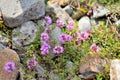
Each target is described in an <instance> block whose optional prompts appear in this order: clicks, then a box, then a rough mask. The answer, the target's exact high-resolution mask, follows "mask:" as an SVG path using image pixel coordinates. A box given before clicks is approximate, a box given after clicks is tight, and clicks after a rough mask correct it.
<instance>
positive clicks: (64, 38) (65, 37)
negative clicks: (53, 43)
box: [58, 33, 72, 42]
mask: <svg viewBox="0 0 120 80" xmlns="http://www.w3.org/2000/svg"><path fill="white" fill-rule="evenodd" d="M58 38H59V41H60V42H65V41H69V40H71V39H72V36H70V35H68V34H65V33H62V34H61V35H60V36H59V37H58Z"/></svg>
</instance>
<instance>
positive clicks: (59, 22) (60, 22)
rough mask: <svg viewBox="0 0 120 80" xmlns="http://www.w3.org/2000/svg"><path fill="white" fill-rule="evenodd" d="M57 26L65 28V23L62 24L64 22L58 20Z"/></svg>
mask: <svg viewBox="0 0 120 80" xmlns="http://www.w3.org/2000/svg"><path fill="white" fill-rule="evenodd" d="M56 25H57V27H63V26H64V23H63V22H62V20H60V19H57V20H56Z"/></svg>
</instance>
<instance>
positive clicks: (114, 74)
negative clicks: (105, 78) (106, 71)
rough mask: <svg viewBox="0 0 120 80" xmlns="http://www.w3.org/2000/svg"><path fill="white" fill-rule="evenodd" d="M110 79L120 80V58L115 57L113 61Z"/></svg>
mask: <svg viewBox="0 0 120 80" xmlns="http://www.w3.org/2000/svg"><path fill="white" fill-rule="evenodd" d="M110 80H120V60H119V59H115V60H112V61H111V66H110Z"/></svg>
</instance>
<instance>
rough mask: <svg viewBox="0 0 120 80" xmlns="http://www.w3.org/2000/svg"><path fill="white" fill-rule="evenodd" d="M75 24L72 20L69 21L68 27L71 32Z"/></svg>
mask: <svg viewBox="0 0 120 80" xmlns="http://www.w3.org/2000/svg"><path fill="white" fill-rule="evenodd" d="M73 24H74V22H73V21H72V20H69V21H68V25H67V26H66V27H67V29H68V30H71V29H72V27H73Z"/></svg>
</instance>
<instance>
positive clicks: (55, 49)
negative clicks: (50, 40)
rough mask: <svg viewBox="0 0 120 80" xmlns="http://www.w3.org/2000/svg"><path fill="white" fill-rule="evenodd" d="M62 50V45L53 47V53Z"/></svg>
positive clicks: (61, 51)
mask: <svg viewBox="0 0 120 80" xmlns="http://www.w3.org/2000/svg"><path fill="white" fill-rule="evenodd" d="M63 51H64V49H63V47H62V46H55V47H54V48H53V53H54V54H60V53H63Z"/></svg>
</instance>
